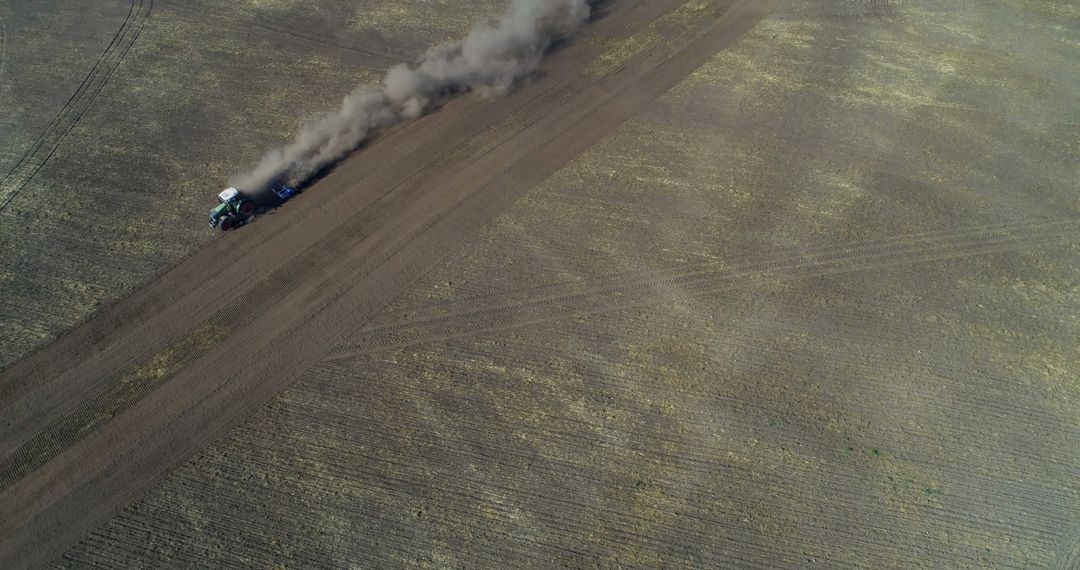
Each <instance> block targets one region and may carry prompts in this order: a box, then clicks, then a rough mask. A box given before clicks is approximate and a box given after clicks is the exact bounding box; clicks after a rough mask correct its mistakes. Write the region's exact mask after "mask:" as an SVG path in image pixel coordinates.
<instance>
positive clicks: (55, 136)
mask: <svg viewBox="0 0 1080 570" xmlns="http://www.w3.org/2000/svg"><path fill="white" fill-rule="evenodd" d="M153 9H154V0H132V2H131V7H130V8H129V9H128V13H127V16H126V17H125V18H124V21H123V23H122V24H121V25H120V29H119V30H117V31H116V34H115V35H114V36H113V39H112V41H111V42H110V43H109V46H108V47H107V48H105V51H104V52H103V53H102V54H101V56H99V57H98V60H97V62H96V63H95V64H94V67H92V68H91V69H90V72H89V73H88V74H87V75H86V77H85V78H83V81H82V83H81V84H79V87H78V89H76V90H75V93H73V94H72V95H71V97H70V98H69V99H68V100H67V102H66V103H64V106H63V107H61V109H60V112H59V113H57V114H56V116H55V117H54V118H53V120H52V122H50V123H49V126H48V127H46V128H45V131H44V132H42V133H41V136H39V137H38V138H37V140H36V141H35V142H34V143H33V144H32V145H31V146H30V149H29V150H27V151H26V153H25V154H23V156H22V158H20V159H19V162H17V163H16V164H15V166H14V167H13V168H12V169H11V171H10V172H8V173H7V175H6V176H4V179H3V180H0V210H3V209H4V208H6V207H7V206H8V205H9V204H11V201H12V200H14V199H15V196H17V195H18V194H19V193H20V192H22V190H23V189H24V188H26V185H27V184H29V183H30V181H31V180H33V179H34V177H35V176H37V173H38V172H40V171H41V169H42V168H43V167H44V166H45V164H46V163H47V162H48V161H49V159H50V158H52V156H53V154H54V153H55V152H56V149H57V148H59V147H60V144H61V143H63V142H64V139H65V138H67V135H68V133H70V132H71V130H72V129H73V128H74V127H75V125H76V124H78V122H79V120H80V119H82V117H83V115H84V114H85V113H86V111H87V110H88V109H89V108H90V106H91V105H93V104H94V101H95V100H96V99H97V96H98V94H100V93H101V90H102V89H103V88H104V87H105V85H106V84H107V83H108V82H109V79H111V78H112V75H113V73H114V72H116V68H117V67H119V66H120V63H121V62H122V61H124V58H125V57H127V54H128V51H129V50H130V49H131V46H132V45H134V43H135V40H137V39H138V38H139V34H140V33H142V29H143V26H145V25H146V21H147V19H149V18H150V13H151V12H152V11H153Z"/></svg>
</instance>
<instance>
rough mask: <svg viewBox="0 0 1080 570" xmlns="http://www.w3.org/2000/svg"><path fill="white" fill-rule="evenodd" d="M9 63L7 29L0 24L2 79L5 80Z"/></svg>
mask: <svg viewBox="0 0 1080 570" xmlns="http://www.w3.org/2000/svg"><path fill="white" fill-rule="evenodd" d="M6 63H7V28H5V27H4V23H3V22H0V79H3V78H4V64H6Z"/></svg>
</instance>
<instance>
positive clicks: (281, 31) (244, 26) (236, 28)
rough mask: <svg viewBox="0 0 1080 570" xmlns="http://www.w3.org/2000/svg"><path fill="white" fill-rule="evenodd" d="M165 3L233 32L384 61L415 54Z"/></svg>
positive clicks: (410, 57) (402, 59)
mask: <svg viewBox="0 0 1080 570" xmlns="http://www.w3.org/2000/svg"><path fill="white" fill-rule="evenodd" d="M165 4H166V5H168V6H171V7H172V8H174V9H176V10H177V11H186V12H188V13H189V14H190V13H192V12H197V13H198V14H201V15H204V16H210V17H212V18H217V19H219V20H222V21H224V22H229V24H226V25H224V26H222V28H224V29H225V30H229V31H232V32H235V33H248V32H250V30H251V28H256V29H259V30H262V31H265V32H269V33H271V34H274V35H277V36H282V37H285V38H289V39H292V40H299V41H304V42H309V43H312V44H315V45H319V46H323V47H327V48H331V49H337V50H341V51H346V52H350V53H355V54H358V55H362V56H367V57H373V58H377V59H382V60H385V61H388V62H391V63H403V62H410V61H413V60H414V59H415V54H410V53H406V52H404V51H402V50H398V49H383V50H382V51H375V50H371V49H365V48H361V47H355V46H347V45H342V44H338V43H333V42H330V41H327V40H325V39H322V38H320V37H318V36H315V35H310V34H304V33H300V32H297V31H294V30H290V29H287V28H281V27H278V26H275V25H273V24H268V23H266V22H265V21H263V20H260V19H258V18H251V19H248V20H246V21H243V22H239V25H233V24H232V23H233V22H236V18H234V17H232V16H230V15H228V14H225V13H223V12H219V11H217V10H213V9H211V8H208V7H206V6H200V5H196V4H193V3H191V2H183V1H181V0H167V1H166V2H165Z"/></svg>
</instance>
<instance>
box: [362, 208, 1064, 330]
mask: <svg viewBox="0 0 1080 570" xmlns="http://www.w3.org/2000/svg"><path fill="white" fill-rule="evenodd" d="M1061 221H1063V220H1059V219H1050V218H1035V219H1030V220H1022V221H1008V222H1006V221H1002V222H998V223H993V224H978V225H972V226H966V227H964V228H962V229H959V230H952V229H949V228H947V227H937V228H932V229H927V230H926V231H923V232H915V233H908V234H903V235H899V236H889V237H881V238H872V239H867V240H860V241H857V242H846V241H844V240H843V239H841V238H832V239H823V240H816V241H812V242H808V243H807V244H804V245H803V246H776V247H769V248H763V249H759V250H756V251H753V252H750V253H746V254H743V255H737V256H727V257H723V258H720V259H716V260H712V261H701V262H694V263H681V264H670V265H664V266H659V267H649V268H644V269H637V270H628V271H617V272H609V273H602V274H599V275H595V276H591V277H582V278H579V279H567V280H563V281H548V282H541V283H538V284H536V285H530V286H528V287H520V288H513V289H509V290H505V291H499V292H493V293H478V294H473V295H468V296H465V297H459V298H455V299H446V300H441V301H434V302H432V303H430V304H429V305H427V307H428V308H429V309H432V310H440V311H444V312H445V311H452V310H454V309H455V308H458V307H467V306H469V305H473V304H475V303H477V302H479V301H493V302H497V301H498V300H504V301H505V300H506V298H508V297H517V296H524V297H526V298H527V299H531V298H534V297H533V295H534V294H535V293H538V292H542V291H547V290H551V289H559V288H565V287H570V286H573V285H575V284H580V285H581V286H582V287H586V288H588V287H591V286H592V284H594V283H599V282H603V281H609V280H621V279H626V278H633V277H637V276H645V275H653V274H659V275H667V274H668V273H670V272H686V271H691V270H698V269H702V270H704V269H709V268H716V267H727V266H730V265H734V264H738V263H743V262H751V261H762V260H763V259H765V260H767V259H773V258H777V257H790V256H798V255H811V254H815V253H828V252H830V251H833V250H836V249H843V248H845V247H856V246H858V247H863V246H874V245H888V244H893V243H899V242H903V241H905V240H911V241H920V240H934V239H939V238H949V237H962V236H964V235H968V234H971V233H978V232H991V231H1008V230H1011V229H1023V228H1025V227H1028V226H1031V225H1040V224H1048V223H1058V222H1061ZM385 324H388V323H386V322H381V321H375V322H372V323H371V324H370V325H369V326H368V327H365V328H366V329H370V328H376V327H381V326H382V325H385Z"/></svg>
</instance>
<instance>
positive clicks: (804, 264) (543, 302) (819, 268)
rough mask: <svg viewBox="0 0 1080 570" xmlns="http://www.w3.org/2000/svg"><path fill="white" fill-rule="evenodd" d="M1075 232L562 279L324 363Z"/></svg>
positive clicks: (1069, 225)
mask: <svg viewBox="0 0 1080 570" xmlns="http://www.w3.org/2000/svg"><path fill="white" fill-rule="evenodd" d="M1077 230H1080V220H1061V221H1057V222H1048V223H1042V224H1036V225H1034V226H1026V227H1025V226H1020V227H1017V228H1008V229H1005V230H991V231H981V232H975V233H964V232H954V233H953V234H952V235H947V236H944V237H935V238H933V239H923V240H919V241H916V242H914V243H905V241H910V240H909V239H906V236H899V237H897V238H893V239H892V240H888V241H885V242H884V243H879V244H874V245H871V246H867V245H865V244H861V243H856V244H849V245H847V246H845V247H841V248H836V249H833V250H825V251H822V252H820V253H814V254H812V255H807V254H805V253H801V254H795V255H791V256H788V257H782V258H779V259H768V260H766V261H752V262H749V263H745V264H742V265H737V266H734V267H731V266H727V267H725V266H719V265H717V266H714V268H713V269H711V270H702V269H696V270H694V269H691V270H687V269H684V270H681V271H671V272H657V273H656V274H654V275H652V276H651V277H650V278H648V279H645V280H635V281H633V282H631V283H605V282H598V283H595V284H594V285H593V286H592V287H589V288H586V289H581V288H580V282H570V283H568V285H569V287H567V288H565V289H564V290H563V291H558V292H555V293H551V294H548V295H546V296H544V297H541V298H533V299H527V300H521V299H514V298H512V297H511V298H509V299H504V300H503V301H502V302H499V301H498V300H497V299H489V301H488V302H485V303H483V304H482V305H479V306H474V307H473V308H471V309H466V310H461V311H456V312H452V313H449V314H443V315H441V316H437V317H432V318H425V319H418V320H410V321H405V322H399V323H391V324H387V325H383V326H378V327H372V328H367V329H361V331H360V332H359V334H358V335H356V336H354V337H353V339H352V340H351V341H349V342H348V343H347V344H345V345H344V346H341V347H339V348H337V349H335V350H334V351H332V352H331V354H330V355H329V356H328V358H327V359H326V360H339V359H342V358H350V357H352V356H355V355H357V354H364V353H368V352H374V351H376V350H383V349H389V348H398V347H402V346H409V345H414V344H421V343H425V342H431V341H434V340H442V339H446V338H453V337H460V336H467V335H473V334H480V333H484V332H488V331H492V330H505V329H509V328H516V327H518V326H522V325H525V324H534V323H538V322H547V321H552V320H558V319H563V318H569V317H574V316H580V315H584V314H595V313H599V312H608V311H612V310H619V309H623V308H629V307H634V306H642V305H647V304H653V303H657V302H662V301H664V300H668V299H670V298H671V297H672V295H673V294H674V295H675V296H680V297H687V296H699V295H703V294H708V293H713V292H716V291H718V290H722V289H725V288H727V287H731V286H732V284H733V283H736V284H737V283H739V282H741V281H749V282H759V280H760V279H762V278H772V279H791V278H798V277H806V276H817V275H823V274H835V273H848V272H854V271H865V270H868V269H876V268H881V267H888V266H895V265H909V264H914V263H922V262H926V261H935V260H940V259H952V258H961V257H969V256H974V255H986V254H991V253H998V252H1001V251H1010V250H1015V249H1018V248H1021V247H1025V246H1032V245H1046V244H1051V243H1054V242H1055V241H1057V240H1060V239H1061V238H1062V237H1064V236H1066V235H1067V234H1069V233H1072V232H1076V231H1077Z"/></svg>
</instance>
